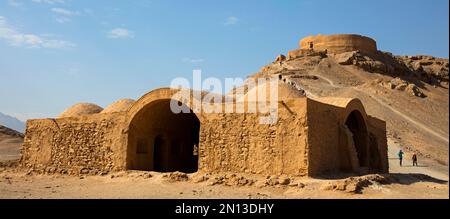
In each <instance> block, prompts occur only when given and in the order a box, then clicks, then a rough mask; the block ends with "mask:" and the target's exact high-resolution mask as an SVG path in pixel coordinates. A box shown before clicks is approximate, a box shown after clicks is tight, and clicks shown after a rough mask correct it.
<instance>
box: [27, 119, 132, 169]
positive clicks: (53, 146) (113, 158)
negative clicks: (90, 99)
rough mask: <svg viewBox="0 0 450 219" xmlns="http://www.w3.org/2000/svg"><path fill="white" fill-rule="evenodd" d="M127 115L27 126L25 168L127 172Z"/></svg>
mask: <svg viewBox="0 0 450 219" xmlns="http://www.w3.org/2000/svg"><path fill="white" fill-rule="evenodd" d="M124 121H125V114H124V113H112V114H96V115H90V116H82V117H71V118H62V119H37V120H29V121H28V122H27V129H26V135H25V139H24V146H23V149H22V158H21V162H20V163H21V167H24V168H27V169H31V170H34V171H38V172H48V173H54V172H58V173H68V174H79V173H83V174H86V173H89V174H101V173H106V172H109V171H113V170H121V169H124V168H125V153H126V150H125V148H124V144H123V142H124V133H123V124H124Z"/></svg>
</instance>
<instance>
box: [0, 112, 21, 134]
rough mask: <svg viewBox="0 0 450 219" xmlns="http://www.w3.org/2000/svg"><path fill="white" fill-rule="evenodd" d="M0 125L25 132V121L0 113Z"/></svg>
mask: <svg viewBox="0 0 450 219" xmlns="http://www.w3.org/2000/svg"><path fill="white" fill-rule="evenodd" d="M0 125H3V126H5V127H8V128H10V129H14V130H16V131H18V132H21V133H24V132H25V122H22V121H20V120H18V119H17V118H15V117H12V116H9V115H6V114H3V113H0Z"/></svg>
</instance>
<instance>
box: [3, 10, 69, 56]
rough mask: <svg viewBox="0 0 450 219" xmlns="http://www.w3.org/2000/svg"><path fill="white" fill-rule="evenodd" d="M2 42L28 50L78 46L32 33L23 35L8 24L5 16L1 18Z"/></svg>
mask: <svg viewBox="0 0 450 219" xmlns="http://www.w3.org/2000/svg"><path fill="white" fill-rule="evenodd" d="M0 40H2V41H5V42H7V43H8V44H9V45H11V46H18V47H27V48H47V49H67V48H73V47H75V46H76V45H75V44H74V43H71V42H69V41H64V40H58V39H52V38H49V37H44V36H42V35H41V36H39V35H36V34H30V33H21V32H19V31H17V30H16V29H15V28H14V27H11V26H10V25H8V23H7V22H6V19H5V18H4V17H3V16H0Z"/></svg>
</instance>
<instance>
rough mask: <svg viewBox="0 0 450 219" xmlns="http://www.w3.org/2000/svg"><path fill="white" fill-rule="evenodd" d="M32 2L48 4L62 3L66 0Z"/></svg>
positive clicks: (38, 0) (35, 0)
mask: <svg viewBox="0 0 450 219" xmlns="http://www.w3.org/2000/svg"><path fill="white" fill-rule="evenodd" d="M31 1H32V2H36V3H46V4H50V5H53V4H56V3H60V4H63V3H65V0H31Z"/></svg>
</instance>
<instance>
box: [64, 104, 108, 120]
mask: <svg viewBox="0 0 450 219" xmlns="http://www.w3.org/2000/svg"><path fill="white" fill-rule="evenodd" d="M102 110H103V108H101V107H100V106H98V105H96V104H93V103H77V104H75V105H73V106H71V107H69V108H67V109H66V110H64V112H62V113H61V114H59V116H58V118H64V117H75V116H82V115H91V114H96V113H99V112H101V111H102Z"/></svg>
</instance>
